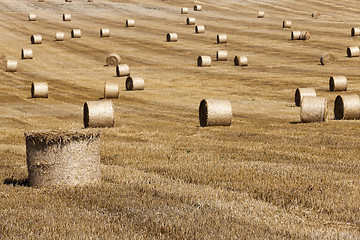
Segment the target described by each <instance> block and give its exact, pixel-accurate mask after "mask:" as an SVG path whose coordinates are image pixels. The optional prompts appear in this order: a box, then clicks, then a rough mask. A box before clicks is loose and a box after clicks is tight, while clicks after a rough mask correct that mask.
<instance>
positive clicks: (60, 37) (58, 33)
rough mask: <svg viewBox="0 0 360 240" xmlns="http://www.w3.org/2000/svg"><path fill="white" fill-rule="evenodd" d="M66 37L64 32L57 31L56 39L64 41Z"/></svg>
mask: <svg viewBox="0 0 360 240" xmlns="http://www.w3.org/2000/svg"><path fill="white" fill-rule="evenodd" d="M64 39H65V34H64V33H63V32H57V33H56V34H55V40H56V41H64Z"/></svg>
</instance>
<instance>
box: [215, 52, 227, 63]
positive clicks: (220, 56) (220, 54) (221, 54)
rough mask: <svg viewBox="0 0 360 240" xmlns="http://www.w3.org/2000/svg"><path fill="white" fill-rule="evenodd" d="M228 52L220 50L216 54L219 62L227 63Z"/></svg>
mask: <svg viewBox="0 0 360 240" xmlns="http://www.w3.org/2000/svg"><path fill="white" fill-rule="evenodd" d="M227 57H228V52H227V51H226V50H218V51H217V52H216V60H217V61H227Z"/></svg>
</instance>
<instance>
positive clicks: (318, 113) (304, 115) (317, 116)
mask: <svg viewBox="0 0 360 240" xmlns="http://www.w3.org/2000/svg"><path fill="white" fill-rule="evenodd" d="M327 108H328V107H327V99H326V98H324V97H311V96H305V97H304V98H303V100H302V103H301V110H300V119H301V122H304V123H307V122H325V121H326V120H327Z"/></svg>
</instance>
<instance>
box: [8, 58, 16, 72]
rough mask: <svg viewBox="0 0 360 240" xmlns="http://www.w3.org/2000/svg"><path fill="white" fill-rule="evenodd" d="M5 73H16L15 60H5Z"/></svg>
mask: <svg viewBox="0 0 360 240" xmlns="http://www.w3.org/2000/svg"><path fill="white" fill-rule="evenodd" d="M6 71H7V72H16V71H17V61H16V60H7V61H6Z"/></svg>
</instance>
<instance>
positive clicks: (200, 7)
mask: <svg viewBox="0 0 360 240" xmlns="http://www.w3.org/2000/svg"><path fill="white" fill-rule="evenodd" d="M201 10H202V6H201V5H195V6H194V11H201Z"/></svg>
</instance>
